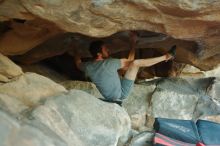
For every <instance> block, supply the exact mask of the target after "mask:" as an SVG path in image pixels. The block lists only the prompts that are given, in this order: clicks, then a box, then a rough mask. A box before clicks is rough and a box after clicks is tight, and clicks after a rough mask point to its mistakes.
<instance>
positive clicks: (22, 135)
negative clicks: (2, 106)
mask: <svg viewBox="0 0 220 146" xmlns="http://www.w3.org/2000/svg"><path fill="white" fill-rule="evenodd" d="M48 133H49V132H48ZM48 133H44V132H42V131H41V130H40V129H38V128H36V127H34V126H32V125H29V124H26V123H22V124H20V122H19V121H17V120H16V119H14V118H12V117H10V116H9V115H8V114H6V113H5V112H3V111H0V145H1V146H15V145H16V146H24V145H25V146H67V144H65V142H63V141H62V140H61V139H60V138H59V137H58V136H56V135H55V134H50V135H49V134H48Z"/></svg>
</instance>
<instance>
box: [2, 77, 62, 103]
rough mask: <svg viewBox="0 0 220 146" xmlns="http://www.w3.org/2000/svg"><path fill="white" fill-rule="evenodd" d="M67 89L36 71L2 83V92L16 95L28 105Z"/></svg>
mask: <svg viewBox="0 0 220 146" xmlns="http://www.w3.org/2000/svg"><path fill="white" fill-rule="evenodd" d="M12 90H13V92H12ZM65 91H66V89H65V88H64V87H63V86H61V85H59V84H56V83H55V82H53V81H52V80H50V79H48V78H46V77H43V76H41V75H38V74H35V73H25V74H24V75H22V76H20V77H18V78H17V79H14V80H13V81H11V82H9V83H4V84H0V93H1V94H6V95H8V96H11V97H15V98H17V99H18V100H20V101H21V102H22V103H24V104H25V105H27V106H34V105H35V104H37V103H38V102H39V101H40V100H41V99H44V98H47V97H48V96H52V95H56V94H59V93H61V92H65Z"/></svg>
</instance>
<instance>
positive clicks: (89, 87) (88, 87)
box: [61, 81, 104, 98]
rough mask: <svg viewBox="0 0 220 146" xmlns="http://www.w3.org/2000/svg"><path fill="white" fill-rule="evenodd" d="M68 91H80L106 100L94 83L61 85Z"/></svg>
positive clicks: (76, 82) (74, 82) (78, 82)
mask: <svg viewBox="0 0 220 146" xmlns="http://www.w3.org/2000/svg"><path fill="white" fill-rule="evenodd" d="M61 84H62V85H63V86H64V87H65V88H66V89H67V90H71V89H78V90H82V91H85V92H87V93H89V94H91V95H93V96H95V97H97V98H104V97H103V96H102V95H101V93H100V92H99V90H98V89H97V88H96V86H95V84H93V83H92V82H83V81H65V82H62V83H61Z"/></svg>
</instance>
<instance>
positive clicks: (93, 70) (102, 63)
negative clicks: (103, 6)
mask: <svg viewBox="0 0 220 146" xmlns="http://www.w3.org/2000/svg"><path fill="white" fill-rule="evenodd" d="M134 38H135V37H134V36H133V38H132V39H131V40H132V45H131V46H132V48H131V52H130V54H129V57H128V59H125V58H123V59H114V58H109V53H108V50H107V48H106V46H105V43H104V42H103V41H100V40H98V41H94V42H92V43H91V44H90V47H89V51H90V53H91V55H92V56H93V61H90V62H85V63H84V62H81V59H80V57H75V63H76V65H77V67H78V68H79V69H80V70H81V71H83V72H85V74H86V76H88V77H89V78H90V79H91V81H92V82H93V83H94V84H95V85H96V87H97V88H98V90H99V91H100V93H101V94H102V95H103V96H104V97H105V99H107V100H108V101H110V102H111V101H112V102H114V101H122V100H123V99H125V98H126V97H127V96H128V95H129V92H130V91H131V89H132V87H133V84H134V80H135V78H136V75H137V73H138V69H139V68H140V67H149V66H152V65H154V64H157V63H159V62H162V61H168V60H170V59H172V58H173V54H174V52H175V48H173V49H172V50H171V52H168V53H167V54H165V55H162V56H160V57H155V58H148V59H135V60H134V53H135V51H134V44H135V41H136V40H135V39H134ZM121 68H124V69H126V72H125V75H124V77H123V78H120V77H119V74H118V72H117V71H118V70H119V69H121Z"/></svg>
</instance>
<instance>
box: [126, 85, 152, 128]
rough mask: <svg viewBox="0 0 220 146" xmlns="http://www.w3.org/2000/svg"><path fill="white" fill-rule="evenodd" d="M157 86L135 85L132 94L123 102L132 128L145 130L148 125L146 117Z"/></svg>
mask: <svg viewBox="0 0 220 146" xmlns="http://www.w3.org/2000/svg"><path fill="white" fill-rule="evenodd" d="M155 87H156V86H155V85H149V86H144V85H135V86H134V89H133V90H132V92H131V94H130V95H129V96H128V98H126V99H125V100H124V102H123V107H124V108H125V109H126V111H127V112H128V114H129V116H130V118H131V123H132V128H133V129H136V130H143V129H144V128H143V127H145V126H146V125H145V124H146V116H147V115H149V114H148V113H149V112H150V111H149V107H150V101H151V96H152V93H153V91H154V89H155Z"/></svg>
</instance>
